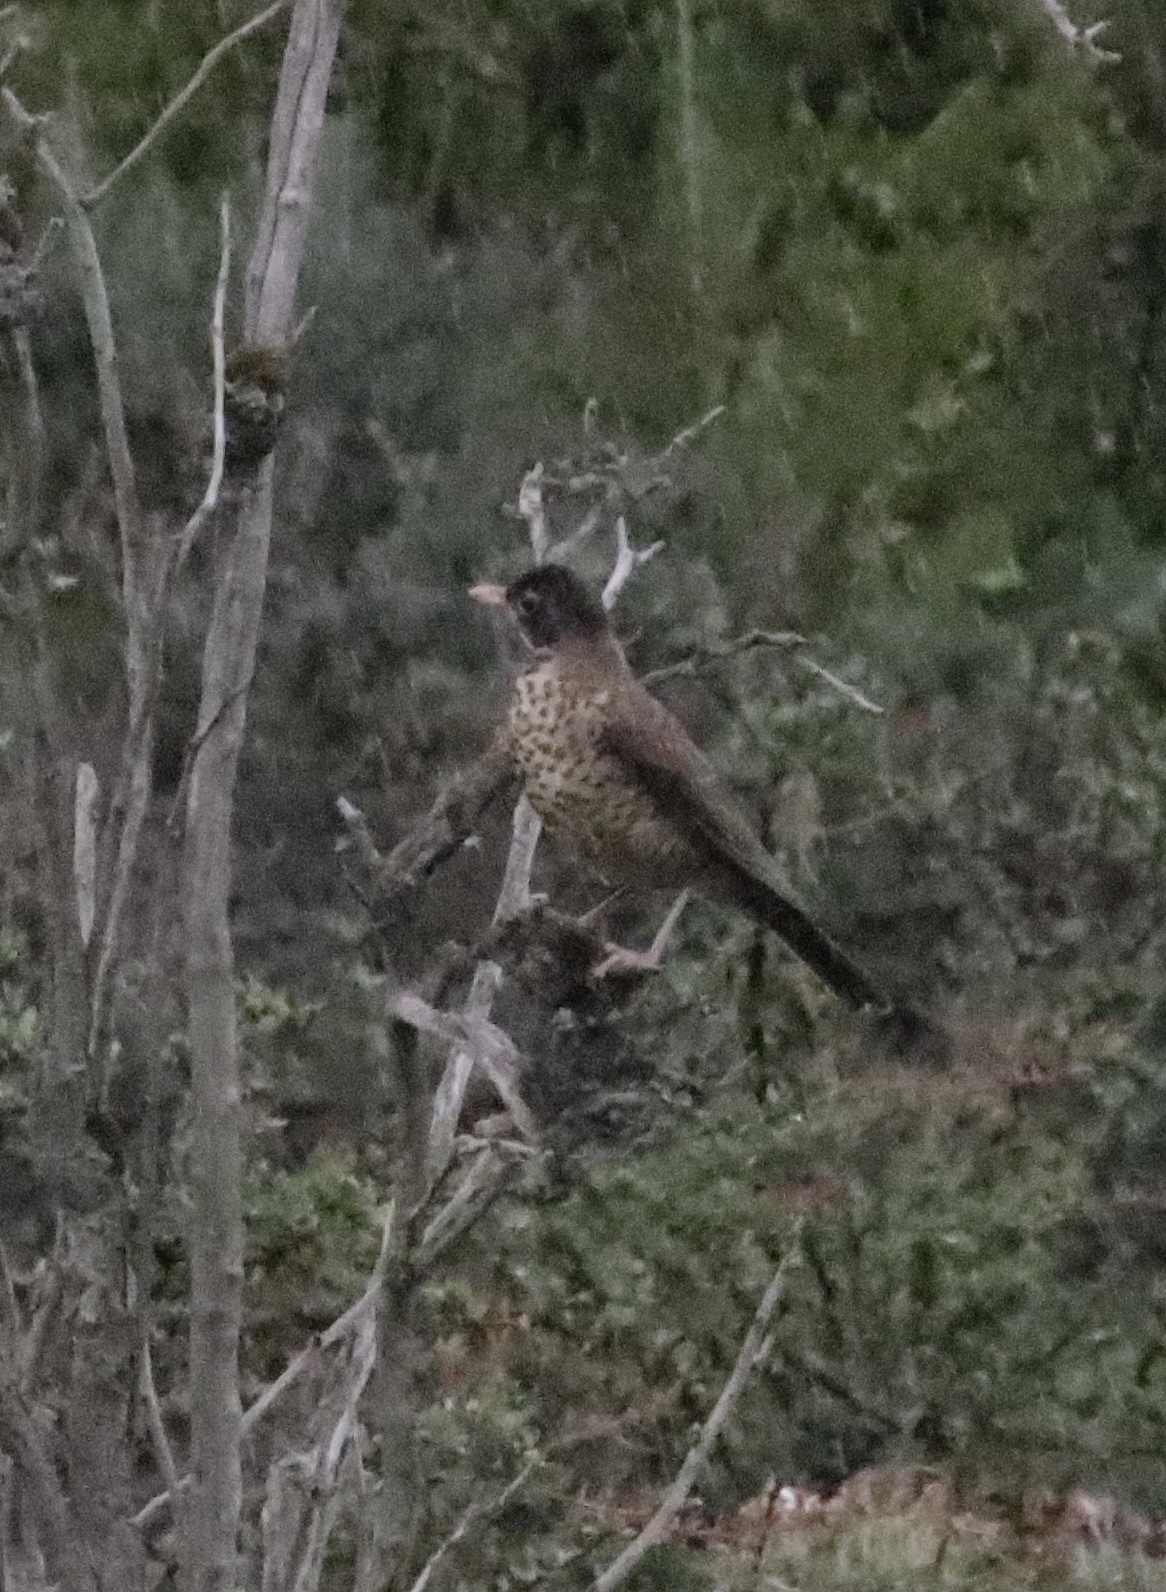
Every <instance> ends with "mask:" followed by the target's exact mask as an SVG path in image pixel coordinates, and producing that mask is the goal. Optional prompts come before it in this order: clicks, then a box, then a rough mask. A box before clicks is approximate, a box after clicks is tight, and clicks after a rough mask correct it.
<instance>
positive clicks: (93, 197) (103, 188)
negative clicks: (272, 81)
mask: <svg viewBox="0 0 1166 1592" xmlns="http://www.w3.org/2000/svg"><path fill="white" fill-rule="evenodd" d="M287 6H288V0H275V3H274V5H269V6H268V7H267V9H266V10H264V11H260V12H258V13H257V14H256V15H255V16H253V17H249V18H248V20H247V21H246V22H243V23H241V24H240V26H239V27H237V28H236V29H235V30H234V32H233V33H228V34H227V35H226V37H225V38H222V39H220V40H219V42H218V43H217V44H216V45H214V46H213V47H212V48H211V49H209V50H208V51H207V53H206V54H205V55H204V56H203V58H202V60H201V62H200V63H199V65H198V68H197V70H196V71H195V73H194V76H193V77H192V78H190V80H189V81H188V82H187V83H186V85H185V87H183V88H181V89H179V91H178V93H177V94H176V95H175V96H174V98H173V99H172V100H171V101H170V103H169V105H167V107H166V109H165V110H164V111H163V112H162V114H161V116H159V117H158V120H157V121H156V122H155V123H154V125H153V126H152V127H151V128H150V130H149V132H148V133H146V135H145V137H144V138H142V139H141V140H140V142H139V143H137V144H136V145H135V146H134V148H133V149H131V150H130V152H129V154H128V155H127V156H126V157H125V159H124V160H123V161H122V162H121V164H120V165H118V166H115V167H114V169H113V170H112V171H111V172H110V174H109V176H108V177H104V178H103V179H102V180H101V182H99V183H98V184H97V186H96V187H95V188H91V189H90V190H89V192H88V193H87V194H85V195H84V196H83V197H82V199H81V203H82V204H83V205H84V206H85V208H86V209H87V210H92V209H93V207H94V206H95V205H99V204H100V203H101V201H102V200H103V199H104V198H105V196H106V194H107V193H108V192H109V190H110V189H111V188H112V187H113V185H114V184H115V183H116V182H120V180H121V179H122V177H124V176H125V174H126V172H127V171H129V170H130V169H131V167H133V166H136V165H137V163H138V161H139V160H141V158H142V156H143V155H144V154H145V153H146V151H147V150H148V149H149V148H150V146H151V144H153V142H154V140H155V139H156V138H157V137H158V135H159V133H161V132H162V130H163V128H165V127H168V126H169V125H170V123H171V122H172V121H173V120H174V118H175V117H176V116H177V115H178V113H179V111H180V110H182V108H183V106H184V105H186V103H187V101H188V100H190V99H191V98H192V97H193V95H195V94H196V93H197V92H198V90H199V89H200V88H201V87H202V85H203V84H204V83H205V82H206V80H207V78H208V77H209V76H210V74H211V72H212V71H213V70H214V69H215V67H216V66H217V65H218V63H219V62H220V61H221V60H222V58H223V56H224V55H226V54H227V53H228V52H229V51H230V50H233V49H234V47H235V45H236V44H241V43H242V41H243V40H244V39H245V38H247V37H248V35H249V34H252V33H255V32H257V31H258V30H259V29H260V28H262V27H264V26H265V25H266V24H267V23H268V22H270V21H271V19H272V17H275V16H278V15H279V13H280V12H281V11H286V9H287Z"/></svg>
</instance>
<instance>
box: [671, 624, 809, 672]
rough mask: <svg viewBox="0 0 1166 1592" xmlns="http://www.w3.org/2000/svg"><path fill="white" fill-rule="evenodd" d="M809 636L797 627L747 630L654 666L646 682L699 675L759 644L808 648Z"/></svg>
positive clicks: (754, 648) (762, 645) (760, 645)
mask: <svg viewBox="0 0 1166 1592" xmlns="http://www.w3.org/2000/svg"><path fill="white" fill-rule="evenodd" d="M805 645H806V638H805V636H799V635H798V634H797V633H796V632H795V631H793V630H747V631H746V632H745V634H744V635H743V636H737V637H736V638H735V639H734V640H732V641H709V642H706V643H705V644H704V645H703V646H701V647H698V648H696V650H695V651H693V652H690V653H689V654H688V656H687V657H684V658H679V659H678V660H677V661H676V662H675V663H668V664H665V665H664V667H663V668H661V669H652V670H650V671H649V672H648V673H647V674H646V675H644V684H645V685H658V684H659V683H660V682H661V681H662V680H675V679H677V678H679V677H680V676H682V675H683V676H688V675H692V674H699V673H700V671H701V670H702V669H705V668H708V667H709V665H710V664H714V663H722V662H723V661H724V660H725V659H726V658H737V657H740V656H741V654H742V653H744V652H754V651H756V650H757V649H758V648H759V647H781V648H785V647H804V646H805Z"/></svg>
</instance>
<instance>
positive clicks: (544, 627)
mask: <svg viewBox="0 0 1166 1592" xmlns="http://www.w3.org/2000/svg"><path fill="white" fill-rule="evenodd" d="M471 596H473V597H475V598H477V600H478V601H479V602H482V603H485V604H487V605H488V606H490V607H495V608H501V607H506V608H509V609H510V610H511V611H512V613H513V614H514V616H515V617H516V619H517V621H518V625H519V628H520V630H521V631H522V634H523V635H524V637H525V638H526V641H527V642H528V643H529V645H530V653H529V661H528V663H527V664H526V667H525V668H524V669H523V670H522V672H521V673H520V674H519V675H518V676H517V678H516V680H515V682H514V685H513V689H512V692H511V697H510V708H509V714H508V717H507V725H506V738H507V741H508V744H509V747H510V751H511V754H512V756H513V758H514V760H515V762H516V763H517V765H518V767H519V769H520V770H521V772H522V775H523V778H524V780H525V783H526V794H527V796H528V797H529V799H530V802H531V805H532V806H533V807H534V809H535V811H536V812H537V813H538V814H539V816H540V817H541V818H542V820H543V822H544V823H545V824H546V826H547V828H548V829H549V830H550V831H552V832H553V833H557V834H559V835H562V836H563V837H564V838H565V839H566V840H567V841H568V842H569V843H571V844H572V845H573V846H574V848H575V850H576V851H578V852H579V853H580V854H581V855H582V856H584V857H585V858H586V859H587V860H588V861H589V862H591V863H593V864H594V865H595V866H596V867H597V868H598V869H599V871H600V872H601V873H602V874H604V875H605V876H606V877H607V878H608V879H610V880H611V881H612V882H613V883H617V884H631V885H641V886H647V887H651V888H663V889H673V890H680V889H685V888H689V887H691V888H693V889H695V890H696V891H698V892H699V893H700V894H701V895H704V896H706V897H708V898H710V899H711V900H714V901H718V902H721V903H723V904H725V905H727V906H733V907H738V908H740V909H742V910H743V911H745V912H748V913H749V914H751V916H753V917H754V918H756V919H757V920H758V922H760V923H764V924H766V925H767V926H768V927H769V928H771V929H773V930H775V931H776V932H777V933H778V934H779V935H780V936H781V938H782V939H783V940H784V941H785V942H786V944H787V945H788V946H790V947H791V949H792V950H794V951H796V952H797V954H798V956H800V957H801V958H802V960H803V961H804V962H806V963H807V964H808V965H809V966H810V967H811V968H813V970H814V972H815V973H817V974H818V976H819V978H821V979H822V980H823V981H824V982H825V983H826V984H828V985H829V986H830V988H831V989H832V990H835V991H836V992H837V993H838V994H839V995H841V996H842V998H843V999H844V1000H846V1001H849V1002H850V1004H851V1005H852V1006H854V1007H856V1008H860V1009H861V1008H864V1007H871V1008H873V1009H874V1010H875V1011H876V1012H878V1013H880V1014H882V1015H883V1016H884V1017H886V1018H888V1019H889V1020H890V1021H891V1023H892V1025H893V1027H894V1029H895V1030H896V1033H897V1034H898V1036H899V1037H900V1038H902V1039H904V1040H907V1041H911V1040H912V1039H914V1038H915V1037H916V1035H917V1034H919V1033H920V1032H921V1031H922V1030H923V1029H924V1028H925V1027H926V1025H925V1023H924V1020H923V1019H921V1018H918V1017H917V1016H916V1015H915V1013H913V1012H911V1011H910V1010H909V1009H907V1008H900V1007H897V1006H896V1005H895V1004H894V1003H893V1002H892V1001H891V1000H889V999H888V997H887V996H886V995H885V994H884V992H883V991H882V990H880V989H879V988H878V986H877V985H876V984H874V983H873V982H872V980H871V979H870V978H869V977H868V976H867V974H866V973H864V972H863V971H862V969H861V968H860V967H859V966H858V965H857V964H856V963H855V962H853V961H852V960H851V959H850V957H849V956H847V955H846V953H845V952H844V951H843V950H841V949H840V948H839V947H838V946H837V945H835V944H834V942H833V940H831V939H830V938H829V936H828V935H826V934H825V933H824V932H823V931H822V930H821V929H819V928H818V927H817V925H816V924H815V923H814V922H813V921H812V920H811V919H810V917H809V916H808V915H807V913H806V911H805V910H804V908H803V907H801V906H800V905H799V904H798V902H797V901H796V900H795V899H794V897H793V896H792V895H791V893H790V891H789V889H788V888H787V886H786V884H785V882H784V880H783V879H782V877H781V873H780V871H779V869H778V866H777V863H776V862H775V860H774V859H773V857H771V856H770V854H769V852H768V851H766V849H765V847H764V846H763V845H762V843H761V841H760V840H759V838H758V837H757V835H756V834H755V833H754V831H753V828H752V826H751V824H750V823H749V820H748V819H747V817H746V816H745V813H744V812H743V810H742V808H741V807H740V805H739V804H738V802H737V801H736V799H735V798H734V796H733V795H732V793H731V792H730V791H729V790H728V789H727V787H726V786H725V784H724V783H723V781H722V780H721V778H720V777H719V775H718V774H717V772H716V770H715V769H714V768H713V766H712V764H711V763H710V762H709V761H708V759H707V758H706V757H705V756H704V755H703V753H702V752H701V751H700V750H699V749H698V748H697V747H696V746H695V744H694V743H693V742H692V741H691V740H690V739H689V737H688V736H687V735H686V734H685V732H684V730H683V729H682V728H681V726H680V724H679V723H678V722H677V720H676V719H675V718H674V717H673V716H672V714H671V713H669V712H668V710H667V708H665V707H664V706H663V705H662V704H661V703H659V702H657V701H656V699H655V697H653V696H650V695H649V693H648V692H647V690H646V689H645V688H644V686H642V685H641V684H640V682H639V681H638V680H637V679H636V678H635V676H634V675H633V673H632V671H631V669H630V667H629V666H628V663H627V660H626V659H625V657H624V655H623V651H622V649H621V648H620V645H619V642H618V641H617V640H616V638H615V636H614V635H613V634H612V631H611V627H610V625H609V623H608V619H607V615H606V614H605V613H604V611H603V609H602V608H601V607H600V606H599V605H598V604H597V603H595V602H594V601H593V600H592V598H591V596H590V595H589V593H588V591H587V589H586V587H585V586H584V585H583V583H582V581H580V580H579V579H578V577H577V576H575V575H573V574H572V573H571V572H570V571H569V570H566V569H563V568H561V567H560V566H559V565H557V564H544V565H542V566H541V567H540V568H538V569H532V570H529V571H528V572H527V573H526V574H525V575H522V576H520V577H519V578H518V579H517V580H516V581H514V582H513V583H512V584H511V585H509V586H505V587H503V586H493V585H483V586H475V587H474V588H473V589H472V591H471Z"/></svg>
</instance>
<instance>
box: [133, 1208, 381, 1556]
mask: <svg viewBox="0 0 1166 1592" xmlns="http://www.w3.org/2000/svg"><path fill="white" fill-rule="evenodd" d="M393 1229H394V1206H393V1204H392V1203H391V1202H390V1203H389V1205H388V1207H387V1208H386V1210H385V1219H384V1223H383V1225H382V1228H381V1247H380V1252H379V1254H378V1255H377V1259H376V1264H375V1265H374V1267H373V1269H372V1272H371V1273H370V1275H369V1279H368V1283H367V1285H366V1286H365V1290H364V1292H363V1293H362V1294H361V1296H360V1298H359V1299H357V1300H355V1301H354V1303H352V1304H350V1305H349V1307H348V1309H347V1310H345V1311H344V1312H343V1313H342V1314H341V1315H339V1316H337V1318H336V1320H335V1321H334V1322H333V1323H332V1325H331V1326H330V1327H327V1328H326V1329H325V1330H324V1331H323V1332H321V1333H320V1334H319V1335H318V1336H316V1337H314V1338H313V1339H312V1340H311V1342H310V1343H308V1344H307V1345H306V1347H304V1348H303V1349H301V1350H300V1352H299V1353H298V1354H296V1355H294V1356H293V1357H292V1359H291V1360H290V1362H289V1363H288V1364H287V1365H286V1366H285V1367H284V1369H283V1370H282V1371H281V1372H280V1374H279V1375H278V1376H277V1377H276V1379H275V1381H274V1382H272V1383H271V1384H270V1386H268V1387H266V1388H265V1389H264V1390H263V1392H262V1393H260V1395H259V1396H258V1398H256V1399H255V1400H254V1402H253V1403H251V1404H250V1405H248V1407H247V1409H246V1411H245V1412H244V1415H243V1419H242V1421H241V1423H240V1436H241V1437H249V1436H250V1434H251V1433H252V1432H253V1431H254V1430H255V1428H256V1427H257V1426H258V1425H259V1422H260V1421H261V1420H262V1419H263V1417H264V1416H265V1415H266V1414H267V1413H268V1411H269V1410H271V1409H273V1408H274V1407H275V1405H276V1404H278V1403H279V1402H280V1400H281V1399H282V1398H283V1396H284V1394H285V1393H286V1392H287V1391H288V1390H289V1388H292V1387H294V1386H295V1384H296V1383H297V1382H298V1381H299V1380H300V1378H301V1377H302V1376H303V1375H304V1374H305V1373H306V1372H307V1371H308V1370H310V1369H311V1368H312V1367H313V1366H314V1365H317V1364H318V1363H319V1360H320V1357H321V1355H322V1354H323V1353H324V1352H325V1351H326V1350H328V1349H331V1348H334V1347H335V1346H336V1345H337V1344H340V1343H343V1342H344V1341H345V1340H346V1339H348V1338H349V1337H351V1336H352V1335H353V1334H354V1333H355V1332H356V1331H358V1329H359V1328H360V1325H361V1323H362V1322H363V1321H364V1320H365V1318H366V1317H368V1316H371V1315H375V1313H376V1305H377V1297H378V1295H379V1294H380V1291H381V1286H382V1284H383V1282H384V1278H385V1270H386V1268H387V1266H388V1261H389V1251H390V1247H391V1243H392V1236H393ZM189 1485H190V1477H189V1476H181V1477H179V1478H178V1481H177V1489H178V1490H179V1491H182V1490H184V1489H185V1488H187V1487H189ZM174 1496H175V1493H174V1489H173V1488H172V1487H170V1486H168V1487H167V1488H166V1490H165V1492H160V1493H156V1494H155V1495H154V1497H153V1498H151V1499H150V1501H149V1502H148V1503H146V1504H143V1505H142V1507H141V1509H139V1510H138V1512H137V1514H136V1515H134V1517H133V1519H132V1520H131V1521H130V1524H131V1525H132V1526H136V1527H137V1528H138V1529H139V1530H141V1529H142V1528H143V1527H145V1526H148V1525H149V1524H150V1522H151V1521H152V1520H153V1519H154V1518H155V1517H156V1516H157V1515H159V1514H160V1513H161V1511H162V1510H163V1509H165V1508H166V1506H167V1505H168V1504H169V1503H170V1502H171V1501H172V1499H173V1497H174Z"/></svg>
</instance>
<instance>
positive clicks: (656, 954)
mask: <svg viewBox="0 0 1166 1592" xmlns="http://www.w3.org/2000/svg"><path fill="white" fill-rule="evenodd" d="M688 896H689V892H688V891H687V890H682V891H681V892H680V894H679V895H678V896H677V897H676V900H675V901H674V902H673V903H672V906H671V908H670V909H669V912H668V916H667V917H666V918H665V919H664V921H663V923H662V924H661V925H660V928H659V931H658V933H657V935H656V938H655V939H654V940H653V941H652V943H651V945H650V946H649V947H648V949H647V950H646V951H635V950H632V949H631V948H630V947H629V946H626V945H615V944H613V943H612V942H611V941H608V943H607V944H606V945H605V946H604V950H605V951H606V952H607V955H606V956H605V957H604V958H603V960H602V961H601V962H598V963H596V965H595V967H593V968H592V970H591V973H592V977H593V978H610V977H611V975H612V974H613V973H615V974H619V973H657V972H659V970H660V967H661V965H662V963H663V961H664V952H665V951H666V950H667V949H668V942H669V940H670V939H671V938H672V933H673V930H674V929H675V928H676V925H677V923H679V921H680V914H681V913H682V912H683V911H684V909H685V907H686V906H687V905H688Z"/></svg>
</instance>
